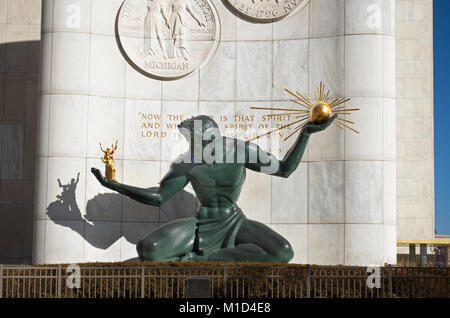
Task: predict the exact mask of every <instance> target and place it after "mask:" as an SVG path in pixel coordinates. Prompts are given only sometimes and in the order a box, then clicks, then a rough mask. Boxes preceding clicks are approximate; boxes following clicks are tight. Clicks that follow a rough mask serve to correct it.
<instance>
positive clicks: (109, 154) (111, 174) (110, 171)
mask: <svg viewBox="0 0 450 318" xmlns="http://www.w3.org/2000/svg"><path fill="white" fill-rule="evenodd" d="M118 142H119V141H118V140H116V144H115V145H114V144H113V145H112V148H106V150H105V149H103V147H102V143H101V142H99V144H100V150H101V151H103V153H104V154H105V155H104V156H103V157H102V158H101V159H102V162H103V163H104V164H105V177H106V179H108V180H111V181H116V182H117V179H116V167H115V165H114V157H113V155H114V152H115V151H116V150H117V144H118Z"/></svg>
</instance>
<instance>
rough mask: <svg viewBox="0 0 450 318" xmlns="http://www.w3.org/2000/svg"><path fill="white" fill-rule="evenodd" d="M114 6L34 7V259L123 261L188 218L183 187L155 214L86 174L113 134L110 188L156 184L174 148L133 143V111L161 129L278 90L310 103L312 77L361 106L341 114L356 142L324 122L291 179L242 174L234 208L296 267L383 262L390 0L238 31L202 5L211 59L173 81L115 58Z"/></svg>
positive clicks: (321, 5)
mask: <svg viewBox="0 0 450 318" xmlns="http://www.w3.org/2000/svg"><path fill="white" fill-rule="evenodd" d="M122 2H123V1H122V0H70V1H66V0H54V1H53V0H44V3H43V24H42V32H43V34H42V66H41V70H42V71H41V109H40V114H39V115H40V119H39V151H38V156H39V159H38V177H37V178H38V181H37V188H36V191H37V195H36V196H37V199H36V211H35V245H34V261H35V262H36V263H60V262H88V261H120V260H126V259H129V258H133V257H136V256H137V254H136V251H135V247H134V243H135V242H136V241H137V240H138V239H139V238H140V237H141V236H142V235H144V234H145V233H147V232H149V231H150V230H152V229H154V228H155V227H156V226H158V225H160V224H163V223H165V222H167V221H169V220H172V219H174V218H178V217H184V216H187V215H190V214H192V213H193V210H194V209H195V207H196V204H197V203H196V202H195V199H194V198H193V196H192V194H191V193H192V189H189V188H187V189H186V191H185V192H184V193H181V194H180V195H177V196H176V197H175V198H174V199H172V200H170V201H169V202H168V203H167V204H166V205H165V206H163V207H161V208H160V209H158V208H151V207H146V206H143V205H141V204H138V203H136V202H132V201H130V200H128V199H126V198H124V197H121V196H119V195H117V194H113V193H109V192H108V191H107V190H106V189H103V188H101V187H100V186H99V185H98V184H97V183H96V181H95V180H94V178H93V176H92V175H91V173H90V167H93V166H94V167H99V168H101V167H102V164H101V162H100V159H99V156H100V151H99V148H98V142H99V141H102V142H103V143H104V144H111V143H112V142H114V141H115V140H116V139H118V140H119V149H118V151H117V153H116V156H115V158H116V165H117V175H118V179H119V180H121V181H123V182H125V183H128V184H133V185H138V186H155V185H157V183H158V181H159V180H160V178H161V177H162V176H163V175H164V174H165V173H166V171H167V169H168V164H169V162H170V160H172V159H173V158H174V157H175V156H176V155H177V154H178V153H179V152H180V151H182V150H183V148H184V147H185V146H186V144H185V143H184V141H182V140H181V139H178V138H176V137H174V136H172V134H168V136H167V137H166V138H163V139H153V138H141V137H139V132H140V129H139V125H140V123H141V122H140V120H139V116H138V114H139V112H141V113H152V114H160V115H161V119H159V120H158V123H160V125H161V127H166V125H168V124H173V123H175V122H177V120H178V121H179V118H177V119H175V120H170V119H169V115H181V114H182V115H184V116H189V117H190V116H192V115H196V114H209V115H215V116H219V115H225V116H234V115H243V114H250V113H252V112H254V111H251V110H250V106H271V105H273V106H276V105H290V102H289V96H288V95H287V93H285V92H284V88H285V87H290V88H293V89H297V90H306V91H308V92H309V93H310V94H311V93H312V92H313V89H314V88H315V87H317V86H318V84H319V82H320V81H324V83H325V84H326V86H327V87H328V88H330V89H331V91H332V93H333V95H335V96H336V97H342V96H347V97H350V98H352V102H351V103H350V104H349V105H351V106H358V107H359V108H361V111H360V112H358V113H356V114H354V115H352V116H351V118H354V119H355V121H356V123H357V124H356V127H355V128H356V129H358V130H360V131H361V134H360V135H356V134H354V133H352V132H349V131H345V132H342V131H340V130H339V129H338V128H336V127H331V128H330V129H328V130H327V131H326V132H324V133H321V134H318V135H315V136H313V137H312V138H311V140H310V144H309V146H308V149H307V152H306V155H305V157H304V160H303V162H302V163H301V164H300V167H299V169H298V170H297V171H296V172H295V173H294V174H293V175H292V176H291V178H290V179H287V180H285V179H277V178H273V177H269V176H266V175H261V174H256V173H253V172H249V173H248V177H247V181H246V184H245V186H244V189H243V192H242V195H241V197H240V199H239V202H238V204H239V205H240V206H241V207H242V208H243V210H244V212H245V213H246V215H247V216H248V217H249V218H252V219H255V220H258V221H261V222H264V223H266V224H268V225H269V226H270V227H272V228H273V229H274V230H276V231H278V232H280V233H281V234H282V235H284V236H285V237H286V238H287V239H288V240H289V241H290V242H291V244H292V246H293V248H294V251H295V258H294V260H293V262H295V263H311V264H352V265H354V264H358V265H370V264H384V263H395V254H396V249H395V238H396V196H395V180H396V164H395V158H396V154H395V150H396V146H395V143H396V139H395V138H396V122H395V118H396V117H395V116H396V115H395V114H396V111H395V109H396V103H395V22H394V19H393V17H394V13H395V1H394V0H311V1H310V4H309V5H308V6H306V7H305V8H304V9H303V10H302V11H300V12H298V13H297V14H295V15H293V16H290V17H287V18H285V19H283V20H281V21H278V22H275V23H272V24H257V23H250V22H247V21H245V20H243V19H241V18H239V17H236V16H235V15H234V14H233V13H231V12H230V11H229V10H228V9H227V8H226V7H225V6H224V5H223V3H222V1H219V0H212V2H213V3H214V5H215V6H216V8H217V10H218V12H219V15H220V20H221V23H222V28H221V29H222V36H221V43H220V45H219V48H218V51H217V53H216V55H215V57H214V58H213V59H212V60H211V62H210V63H209V64H208V65H207V66H205V67H204V68H202V69H201V70H200V72H197V73H195V74H193V75H191V76H188V77H185V78H183V79H180V80H177V81H158V80H154V79H151V78H147V77H144V76H143V75H141V74H140V73H139V72H137V71H136V70H135V69H134V68H133V67H131V66H130V65H129V64H128V63H127V62H126V61H125V59H124V57H123V56H122V55H121V53H120V51H119V49H118V47H117V42H116V39H115V36H114V22H115V18H116V15H117V12H118V9H119V7H120V5H121V4H122ZM69 3H70V4H77V5H78V8H79V9H80V17H81V21H80V25H79V28H76V29H73V28H68V27H67V23H66V21H67V18H68V17H69V15H70V14H71V13H68V11H67V5H68V4H69ZM374 15H375V16H374ZM227 124H230V122H228V123H227ZM222 126H223V127H222V128H224V129H225V128H226V127H225V126H224V123H223V125H222ZM158 131H159V132H162V131H163V129H160V130H158ZM226 132H227V133H230V134H231V133H236V134H237V135H238V136H239V134H241V133H242V132H241V131H238V130H237V131H233V129H228V130H226ZM290 142H292V141H290ZM288 145H289V143H288ZM281 148H282V152H283V153H284V152H286V150H287V146H286V145H282V147H281ZM283 153H281V154H280V156H282V155H283ZM78 173H80V177H79V182H78V183H77V185H76V189H75V190H74V192H75V199H76V204H71V202H72V201H73V196H72V197H68V198H66V200H65V201H64V202H66V203H61V201H59V200H58V199H57V196H58V195H61V193H62V189H61V188H60V187H59V185H58V179H60V180H61V182H62V183H63V184H68V183H69V182H70V181H71V179H72V178H75V179H76V177H77V174H78ZM72 193H73V191H72ZM71 200H72V201H71ZM72 203H73V202H72Z"/></svg>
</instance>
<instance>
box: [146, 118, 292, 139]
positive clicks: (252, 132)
mask: <svg viewBox="0 0 450 318" xmlns="http://www.w3.org/2000/svg"><path fill="white" fill-rule="evenodd" d="M294 116H295V115H276V116H274V115H270V114H267V115H262V114H256V115H255V114H239V115H217V116H210V117H211V118H213V119H214V120H216V121H217V123H218V124H219V127H220V130H221V132H222V134H223V135H225V136H229V137H236V136H239V137H241V138H245V139H250V138H254V137H256V136H258V135H259V134H261V132H265V131H268V130H270V129H274V128H275V129H278V128H282V127H284V126H286V125H287V124H288V123H289V122H290V120H291V119H292V118H291V117H294ZM188 117H191V116H186V115H182V114H165V115H161V114H158V113H142V112H139V113H137V124H138V125H139V129H138V130H139V137H141V138H157V139H161V138H167V137H170V138H179V139H183V138H184V137H183V136H182V135H181V134H180V133H179V131H178V128H177V125H178V124H179V123H180V122H181V121H183V120H185V119H187V118H188ZM290 130H291V128H290V127H286V129H284V130H283V131H280V132H279V133H278V135H277V137H278V138H280V139H282V138H283V137H284V136H285V135H286V136H287V135H289V132H290ZM267 138H270V136H267Z"/></svg>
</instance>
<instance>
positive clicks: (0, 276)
mask: <svg viewBox="0 0 450 318" xmlns="http://www.w3.org/2000/svg"><path fill="white" fill-rule="evenodd" d="M0 298H3V265H0Z"/></svg>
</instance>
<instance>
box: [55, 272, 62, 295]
mask: <svg viewBox="0 0 450 318" xmlns="http://www.w3.org/2000/svg"><path fill="white" fill-rule="evenodd" d="M61 274H62V273H61V264H59V265H58V276H57V278H56V279H57V284H56V296H57V297H58V298H61V283H62V275H61Z"/></svg>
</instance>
